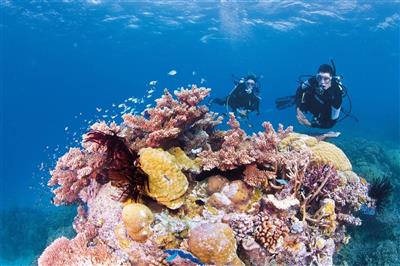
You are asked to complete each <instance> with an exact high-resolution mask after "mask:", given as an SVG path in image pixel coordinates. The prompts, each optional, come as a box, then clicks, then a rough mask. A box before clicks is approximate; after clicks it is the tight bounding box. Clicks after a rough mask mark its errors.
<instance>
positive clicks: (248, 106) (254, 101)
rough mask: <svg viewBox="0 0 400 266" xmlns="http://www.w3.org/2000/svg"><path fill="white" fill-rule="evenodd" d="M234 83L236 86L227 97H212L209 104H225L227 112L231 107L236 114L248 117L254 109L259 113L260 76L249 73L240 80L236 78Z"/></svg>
mask: <svg viewBox="0 0 400 266" xmlns="http://www.w3.org/2000/svg"><path fill="white" fill-rule="evenodd" d="M234 83H235V87H234V88H233V89H232V91H231V92H230V93H229V94H228V95H227V96H226V97H225V98H214V99H211V101H210V102H209V105H211V104H213V103H215V104H218V105H224V106H226V109H227V112H229V110H228V107H230V108H231V109H232V111H233V112H234V114H235V115H238V116H239V117H241V118H246V119H248V115H249V113H251V112H254V111H255V112H256V113H257V115H259V114H260V100H261V97H260V96H259V93H260V86H259V84H258V78H257V77H256V76H255V75H248V76H246V77H245V78H241V79H239V80H237V79H234Z"/></svg>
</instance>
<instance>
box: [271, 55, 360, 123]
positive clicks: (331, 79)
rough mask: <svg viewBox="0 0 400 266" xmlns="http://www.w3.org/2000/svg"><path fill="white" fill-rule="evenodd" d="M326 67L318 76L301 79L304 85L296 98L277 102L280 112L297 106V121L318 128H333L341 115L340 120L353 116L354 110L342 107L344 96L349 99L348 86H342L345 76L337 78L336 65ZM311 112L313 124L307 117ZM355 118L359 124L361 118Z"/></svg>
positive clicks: (325, 65) (323, 67) (299, 88)
mask: <svg viewBox="0 0 400 266" xmlns="http://www.w3.org/2000/svg"><path fill="white" fill-rule="evenodd" d="M331 62H332V66H330V65H327V64H323V65H321V66H320V67H319V68H318V71H317V74H316V75H315V76H311V77H310V78H309V79H308V80H306V81H303V80H302V77H304V76H305V75H302V76H300V77H299V80H300V86H299V87H298V88H297V91H296V95H294V96H287V97H281V98H278V99H277V100H276V101H275V103H276V107H277V108H278V109H280V110H282V109H285V108H288V107H291V106H293V105H295V106H296V111H297V121H299V123H300V124H302V125H304V126H308V127H314V128H325V129H326V128H331V127H333V126H334V125H335V124H336V122H337V121H339V115H340V112H342V113H343V114H344V117H342V118H341V119H340V120H342V119H344V118H346V117H349V116H351V114H350V113H351V101H350V98H349V104H350V110H349V111H348V112H345V111H344V110H343V107H342V101H343V97H345V96H348V94H347V89H346V87H345V86H344V85H343V84H342V82H341V79H342V76H337V75H336V70H335V65H334V63H333V61H332V60H331ZM307 113H311V114H312V116H313V117H312V119H311V121H310V120H308V119H307V117H306V116H305V114H307ZM351 117H353V118H354V119H355V120H356V121H357V118H355V117H354V116H351Z"/></svg>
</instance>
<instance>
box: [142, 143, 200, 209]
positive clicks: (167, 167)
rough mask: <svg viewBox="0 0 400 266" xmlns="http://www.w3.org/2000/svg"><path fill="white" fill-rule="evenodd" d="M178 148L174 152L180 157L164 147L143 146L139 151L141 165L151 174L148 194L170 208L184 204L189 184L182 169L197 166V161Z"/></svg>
mask: <svg viewBox="0 0 400 266" xmlns="http://www.w3.org/2000/svg"><path fill="white" fill-rule="evenodd" d="M177 149H179V148H175V149H174V150H172V152H173V154H177V157H178V159H177V157H175V156H174V155H173V154H171V153H169V152H166V151H164V150H162V149H154V148H143V149H140V151H139V156H140V157H139V162H140V167H141V168H142V170H143V171H144V172H145V173H146V174H148V176H149V182H148V183H149V184H148V186H147V189H146V191H147V194H148V195H149V196H150V197H152V198H154V199H155V200H157V201H158V202H159V203H161V204H163V205H165V206H167V207H168V208H170V209H177V208H179V207H180V206H181V205H182V204H183V201H184V198H183V195H184V194H185V192H186V190H187V188H188V185H189V183H188V180H187V178H186V176H185V175H184V174H183V173H182V171H181V169H183V168H184V169H192V168H195V166H194V165H195V163H194V162H192V161H191V160H190V159H189V158H188V157H184V156H183V154H182V153H183V152H182V153H181V152H180V151H179V150H177ZM185 156H186V155H185Z"/></svg>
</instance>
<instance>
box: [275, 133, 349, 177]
mask: <svg viewBox="0 0 400 266" xmlns="http://www.w3.org/2000/svg"><path fill="white" fill-rule="evenodd" d="M278 149H279V150H280V151H283V150H290V149H294V150H304V149H309V150H310V151H311V161H313V162H316V163H322V164H330V165H333V166H334V167H335V168H336V169H337V170H340V171H349V170H351V169H352V166H351V163H350V161H349V159H348V158H347V157H346V155H345V154H344V152H343V151H342V150H341V149H339V148H338V147H336V146H335V145H333V144H331V143H329V142H326V141H318V140H317V139H316V138H314V137H311V136H308V135H304V134H298V133H291V134H289V136H287V137H286V138H284V139H283V140H282V141H281V142H280V143H279V146H278Z"/></svg>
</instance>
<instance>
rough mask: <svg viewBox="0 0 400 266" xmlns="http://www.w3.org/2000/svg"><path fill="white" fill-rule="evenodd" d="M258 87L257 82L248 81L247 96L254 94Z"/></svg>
mask: <svg viewBox="0 0 400 266" xmlns="http://www.w3.org/2000/svg"><path fill="white" fill-rule="evenodd" d="M255 86H256V82H255V81H254V80H252V79H248V80H246V92H247V94H251V93H252V92H253V89H254V87H255Z"/></svg>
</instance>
